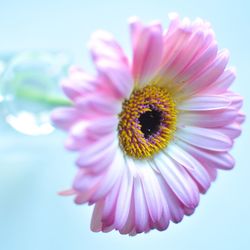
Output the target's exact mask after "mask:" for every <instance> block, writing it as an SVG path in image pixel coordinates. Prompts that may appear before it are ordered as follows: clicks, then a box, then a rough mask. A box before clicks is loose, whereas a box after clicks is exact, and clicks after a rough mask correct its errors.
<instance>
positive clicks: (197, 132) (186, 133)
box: [176, 126, 232, 152]
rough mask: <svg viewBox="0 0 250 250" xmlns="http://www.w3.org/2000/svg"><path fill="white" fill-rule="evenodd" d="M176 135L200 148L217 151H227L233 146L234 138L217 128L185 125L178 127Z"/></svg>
mask: <svg viewBox="0 0 250 250" xmlns="http://www.w3.org/2000/svg"><path fill="white" fill-rule="evenodd" d="M176 137H178V138H180V139H182V140H184V141H186V142H188V143H190V144H192V145H194V146H197V147H199V148H204V149H207V150H212V151H217V152H225V151H228V150H230V149H231V147H232V140H230V138H229V137H228V136H226V135H224V134H222V133H221V132H219V131H217V130H215V129H208V128H199V127H191V126H185V127H182V128H179V129H178V132H177V133H176Z"/></svg>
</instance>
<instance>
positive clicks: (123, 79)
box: [96, 59, 134, 100]
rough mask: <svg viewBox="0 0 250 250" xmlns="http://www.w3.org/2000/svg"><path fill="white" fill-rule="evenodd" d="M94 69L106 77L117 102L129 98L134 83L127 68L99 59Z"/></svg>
mask: <svg viewBox="0 0 250 250" xmlns="http://www.w3.org/2000/svg"><path fill="white" fill-rule="evenodd" d="M96 67H97V70H98V72H99V73H100V74H101V75H103V76H105V77H106V79H107V81H108V83H109V85H110V87H111V88H112V89H113V91H114V93H115V94H116V95H115V96H116V98H117V99H118V100H120V99H122V100H123V99H124V98H128V97H129V95H130V93H131V91H132V89H133V84H134V83H133V79H132V75H131V73H130V70H129V68H128V66H124V65H123V64H119V63H117V62H115V61H110V60H106V59H100V60H99V61H97V62H96Z"/></svg>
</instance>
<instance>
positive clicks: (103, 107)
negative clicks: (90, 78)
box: [76, 93, 121, 119]
mask: <svg viewBox="0 0 250 250" xmlns="http://www.w3.org/2000/svg"><path fill="white" fill-rule="evenodd" d="M76 108H77V109H78V110H79V111H81V112H82V113H84V114H85V117H86V119H90V118H91V119H92V118H96V117H99V116H101V115H106V116H107V115H116V114H119V113H120V111H121V103H120V102H118V101H116V100H114V99H112V98H109V99H107V96H104V95H98V94H96V93H93V94H92V95H91V96H90V95H89V96H87V97H84V98H78V99H77V101H76Z"/></svg>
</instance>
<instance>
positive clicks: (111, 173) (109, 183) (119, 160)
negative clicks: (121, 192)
mask: <svg viewBox="0 0 250 250" xmlns="http://www.w3.org/2000/svg"><path fill="white" fill-rule="evenodd" d="M124 164H125V163H124V159H123V154H122V152H120V150H117V152H116V154H115V157H114V160H113V162H112V163H111V165H110V167H109V168H108V170H107V172H106V173H105V175H104V176H103V178H102V181H101V183H100V184H99V187H98V189H97V190H96V192H95V193H94V194H93V195H92V197H91V199H90V200H89V201H90V202H91V203H94V202H96V201H98V200H100V199H102V198H103V197H104V196H105V195H106V194H107V193H108V192H109V191H110V189H111V188H113V186H114V185H115V183H116V182H117V181H119V180H120V176H121V174H122V173H123V171H122V169H123V168H124V167H125V165H124Z"/></svg>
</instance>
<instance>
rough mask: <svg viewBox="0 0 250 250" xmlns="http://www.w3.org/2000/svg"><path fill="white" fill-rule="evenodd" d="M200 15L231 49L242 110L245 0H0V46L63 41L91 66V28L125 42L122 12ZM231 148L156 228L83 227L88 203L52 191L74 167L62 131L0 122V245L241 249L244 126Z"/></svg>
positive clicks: (247, 35) (248, 239)
mask: <svg viewBox="0 0 250 250" xmlns="http://www.w3.org/2000/svg"><path fill="white" fill-rule="evenodd" d="M171 11H176V12H179V13H180V15H181V16H182V17H184V16H189V17H191V18H195V17H197V16H200V17H202V18H204V19H207V20H209V21H210V22H211V23H212V24H213V28H214V29H215V32H216V34H217V39H218V41H219V44H220V46H221V48H223V47H227V48H228V49H229V50H230V52H231V61H230V64H231V65H235V66H236V67H237V71H238V78H237V80H236V82H235V84H234V87H233V89H234V90H235V91H237V92H239V93H241V94H242V95H243V96H244V97H245V105H244V112H245V113H246V114H248V115H250V87H249V84H250V83H249V79H250V70H249V68H250V63H249V61H250V53H249V46H250V28H249V27H250V15H249V11H250V4H249V2H248V1H247V0H246V1H243V0H241V1H239V0H238V1H231V2H230V1H225V0H223V1H216V0H212V1H211V0H210V1H177V0H176V1H166V0H165V1H164V0H153V1H151V0H144V1H132V0H128V1H118V0H117V1H115V0H114V1H83V0H82V1H73V0H72V1H63V0H61V1H51V0H44V1H28V0H23V1H17V0H16V1H13V0H9V1H3V0H0V51H13V50H22V49H41V48H42V49H66V50H69V51H71V52H72V53H73V54H74V55H75V60H76V61H77V62H80V63H81V64H83V65H84V67H85V68H87V69H90V68H91V64H90V59H89V56H88V51H87V49H86V43H87V41H88V38H89V36H90V34H91V32H93V31H95V30H96V29H99V28H103V29H106V30H109V31H110V32H112V33H114V35H115V36H116V37H117V39H118V40H119V41H120V43H121V44H122V46H123V47H124V48H125V49H126V51H128V52H129V51H130V47H129V46H130V45H129V34H128V28H127V23H126V21H127V18H128V17H129V16H131V15H138V16H139V17H140V18H141V19H142V20H144V21H150V20H152V19H159V20H161V21H162V22H163V23H164V25H165V27H167V26H168V18H167V13H169V12H171ZM249 125H250V124H249V121H248V120H247V121H246V123H245V124H244V127H243V134H242V136H241V137H240V138H239V139H238V140H237V143H236V144H235V147H234V149H233V150H232V154H233V155H234V157H235V158H236V162H237V164H236V167H235V169H234V170H233V171H230V172H220V173H219V176H218V179H217V181H216V182H215V183H214V184H213V185H212V187H211V189H210V190H209V191H208V193H207V194H206V195H205V196H202V197H201V202H200V205H199V207H198V208H197V210H196V213H195V214H194V215H193V216H191V217H186V218H185V219H184V220H183V222H182V223H180V224H178V225H175V224H172V225H170V227H169V229H168V230H167V231H165V232H162V233H160V232H157V231H153V232H151V233H149V234H146V235H139V236H136V237H128V236H121V235H119V234H118V233H117V232H112V233H109V234H103V233H98V234H96V233H92V232H91V231H90V230H89V223H90V217H91V211H92V208H91V207H88V206H76V205H74V204H73V202H72V199H71V198H62V197H59V196H57V194H56V193H57V192H58V191H60V190H62V189H64V188H67V187H69V186H70V184H71V180H72V178H73V176H74V174H75V167H74V164H73V162H74V159H75V155H74V154H70V153H68V152H66V151H65V150H64V149H63V145H62V143H63V140H64V138H65V134H63V133H62V132H59V131H57V132H55V133H53V134H52V135H49V136H43V137H28V136H24V135H21V134H18V133H16V132H14V131H13V130H11V129H10V128H8V127H7V126H6V125H5V124H3V123H2V122H1V126H0V129H1V132H0V133H1V136H0V249H1V250H52V249H53V250H55V249H60V250H67V249H70V250H80V249H81V250H82V249H99V248H100V249H109V250H111V249H119V250H122V249H144V250H148V249H169V250H170V249H171V250H179V249H185V250H196V249H197V250H198V249H199V250H200V249H204V250H205V249H209V250H210V249H227V250H229V249H232V250H233V249H250V230H249V225H250V215H249V213H250V185H249V183H250V165H249V149H250V129H249V128H250V126H249Z"/></svg>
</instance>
